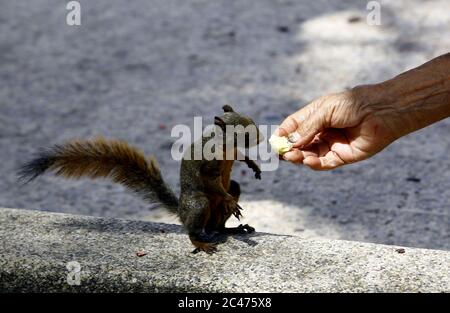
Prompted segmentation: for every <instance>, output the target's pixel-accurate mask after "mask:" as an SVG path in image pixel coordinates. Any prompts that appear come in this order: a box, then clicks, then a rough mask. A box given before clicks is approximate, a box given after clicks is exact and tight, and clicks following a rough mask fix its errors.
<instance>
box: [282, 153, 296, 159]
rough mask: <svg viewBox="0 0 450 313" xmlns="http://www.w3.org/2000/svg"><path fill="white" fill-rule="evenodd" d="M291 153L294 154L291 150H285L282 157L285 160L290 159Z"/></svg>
mask: <svg viewBox="0 0 450 313" xmlns="http://www.w3.org/2000/svg"><path fill="white" fill-rule="evenodd" d="M293 155H294V154H293V153H292V152H286V153H285V154H283V159H284V160H285V161H291V160H292V157H293Z"/></svg>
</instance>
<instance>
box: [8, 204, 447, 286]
mask: <svg viewBox="0 0 450 313" xmlns="http://www.w3.org/2000/svg"><path fill="white" fill-rule="evenodd" d="M18 229H20V230H21V231H17V230H18ZM0 236H1V238H4V240H2V241H1V243H0V244H1V247H2V248H3V249H0V290H1V291H7V292H11V291H15V292H30V291H33V292H61V291H63V292H118V291H120V292H180V291H181V292H182V291H185V292H211V291H215V292H449V291H450V277H449V275H450V252H449V251H439V250H427V249H416V248H401V247H398V246H395V247H394V246H385V245H376V244H371V243H362V242H354V241H343V240H321V239H304V238H299V237H293V236H281V235H273V234H267V233H261V232H259V233H255V234H252V235H247V236H234V237H230V238H228V240H227V241H226V243H224V244H221V245H219V246H218V249H219V251H218V252H217V253H216V254H214V255H207V254H205V253H197V254H192V253H191V251H192V249H193V246H192V245H191V243H190V242H189V239H188V236H187V235H186V234H185V233H183V232H182V230H181V227H180V226H176V225H168V224H156V223H149V222H141V221H127V220H118V219H102V218H93V217H85V216H73V215H67V214H55V213H46V212H37V211H27V210H23V209H22V210H15V209H2V211H0ZM138 254H139V256H138ZM74 262H76V263H74ZM68 266H69V267H68ZM77 270H78V274H79V275H78V274H77ZM77 276H78V277H77Z"/></svg>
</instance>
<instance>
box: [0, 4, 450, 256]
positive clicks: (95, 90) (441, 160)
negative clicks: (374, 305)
mask: <svg viewBox="0 0 450 313" xmlns="http://www.w3.org/2000/svg"><path fill="white" fill-rule="evenodd" d="M80 2H81V8H82V25H81V26H78V27H70V26H67V25H66V24H65V14H66V12H67V11H66V9H65V5H64V2H61V1H56V0H33V1H6V2H4V3H2V5H1V10H0V25H1V29H0V161H1V166H0V173H1V175H2V179H1V180H0V205H1V206H3V207H19V208H28V209H36V210H45V211H54V212H66V213H72V214H84V215H93V216H102V217H120V218H131V219H145V220H159V221H166V222H167V221H169V222H170V221H173V222H175V219H174V218H172V217H168V216H167V215H166V214H165V213H164V212H163V211H161V210H150V209H151V207H152V206H151V205H149V204H146V203H144V202H143V201H141V200H140V199H138V198H136V197H135V196H133V195H130V194H128V193H126V192H125V191H124V189H123V188H122V187H120V186H117V185H113V184H110V183H107V182H91V181H88V180H82V181H76V182H73V181H69V182H67V181H63V180H61V179H56V178H53V177H50V176H46V177H42V178H39V179H38V180H36V181H35V182H34V183H32V184H29V185H26V186H24V187H20V186H19V185H18V184H17V182H16V176H15V170H16V169H17V167H18V166H19V165H20V164H22V163H23V162H25V161H26V160H28V159H30V157H31V156H32V153H34V152H36V151H37V150H38V149H39V148H40V147H42V146H48V145H50V144H54V143H60V142H62V141H64V140H66V139H70V138H74V137H92V136H95V135H99V134H101V135H104V136H106V137H114V138H121V139H124V140H127V141H129V142H130V143H132V144H134V145H136V146H139V147H141V148H142V149H144V150H145V152H146V153H152V154H154V155H155V156H156V158H157V160H158V161H159V164H160V166H161V168H162V172H163V173H164V175H165V177H166V179H167V181H168V183H169V184H170V185H172V186H174V188H175V189H176V190H178V168H179V163H178V162H176V161H174V160H172V159H171V157H170V147H171V144H172V142H173V141H174V140H175V139H174V138H171V137H170V130H171V128H172V127H173V126H174V125H176V124H187V125H191V124H192V123H193V116H194V115H202V116H204V117H205V119H206V120H207V121H208V120H212V118H213V116H214V115H215V114H217V113H218V112H220V108H221V106H222V105H223V104H225V103H232V104H233V105H234V107H235V108H236V110H238V111H240V112H243V113H245V114H248V115H251V116H252V117H254V119H255V121H256V122H258V123H264V124H267V123H270V124H277V123H279V122H281V120H282V119H283V118H284V117H285V116H287V115H288V114H290V113H292V112H294V111H295V110H296V109H297V108H299V107H301V106H302V105H304V104H306V103H307V102H308V101H310V100H312V99H314V98H315V97H318V96H320V95H323V94H326V93H329V92H333V91H340V90H343V89H345V88H348V87H352V86H355V85H358V84H365V83H374V82H378V81H382V80H385V79H388V78H390V77H392V76H394V75H396V74H398V73H400V72H402V71H404V70H407V69H409V68H412V67H415V66H417V65H419V64H421V63H423V62H425V61H427V60H429V59H431V58H433V57H435V56H437V55H440V54H443V53H445V52H448V51H450V14H449V13H448V12H450V3H449V2H448V1H445V0H443V1H426V2H423V1H419V0H413V1H406V0H405V1H381V4H382V6H381V8H382V11H381V13H382V18H381V22H382V25H381V26H369V25H367V24H366V23H365V15H366V14H367V11H366V9H365V8H366V3H367V2H366V1H294V0H291V1H288V0H286V1H280V0H279V1H274V0H261V1H247V0H240V1H226V0H222V1H200V0H198V1H181V0H180V1H172V0H160V1H156V0H152V1H148V0H134V1H125V0H120V1H119V0H114V1H111V0H108V1H106V0H97V1H80ZM355 16H359V17H361V20H360V21H357V20H356V22H349V19H350V20H351V21H355V19H354V18H353V17H355ZM352 18H353V19H352ZM449 131H450V121H449V120H446V121H442V122H440V123H438V124H436V125H433V126H431V127H428V128H426V129H424V130H421V131H419V132H417V133H415V134H412V135H409V136H407V137H405V138H403V139H401V140H399V141H398V142H396V143H394V144H393V145H391V146H390V147H388V148H387V149H386V150H385V151H383V152H382V153H380V154H379V155H377V156H375V157H373V158H372V159H370V160H367V161H364V162H362V163H358V164H354V165H351V166H347V167H345V168H341V169H338V170H335V171H332V172H313V171H311V170H308V169H306V168H303V167H297V166H294V165H291V164H285V163H284V164H282V165H281V166H280V168H279V169H278V170H277V171H276V172H269V173H263V179H262V181H254V180H253V179H252V177H251V174H250V172H249V171H248V170H246V169H245V168H244V167H238V168H236V170H235V172H234V176H235V178H236V179H237V180H238V181H241V183H242V189H243V193H244V195H243V197H242V203H243V206H244V207H245V208H246V214H247V219H246V220H245V222H248V223H250V224H253V225H254V226H256V228H257V230H259V231H267V232H278V233H288V234H296V235H300V236H303V237H306V238H310V237H313V238H316V237H322V238H339V239H348V240H357V241H366V242H375V243H384V244H395V245H405V246H413V247H425V248H434V249H445V250H448V249H450V188H449V187H450V179H449V178H450V158H449V157H448V151H449V150H450V137H449Z"/></svg>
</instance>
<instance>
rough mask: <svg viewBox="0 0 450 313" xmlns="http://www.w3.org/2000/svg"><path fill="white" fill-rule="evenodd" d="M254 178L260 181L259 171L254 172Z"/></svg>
mask: <svg viewBox="0 0 450 313" xmlns="http://www.w3.org/2000/svg"><path fill="white" fill-rule="evenodd" d="M255 178H256V179H261V171H256V172H255Z"/></svg>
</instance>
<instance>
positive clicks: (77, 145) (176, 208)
mask: <svg viewBox="0 0 450 313" xmlns="http://www.w3.org/2000/svg"><path fill="white" fill-rule="evenodd" d="M223 111H224V114H223V116H220V117H218V116H216V117H214V124H215V127H219V128H220V130H221V131H223V133H225V134H226V130H227V125H231V126H244V127H247V126H251V125H253V126H255V129H256V140H253V141H250V140H249V137H248V134H245V136H246V137H245V144H244V145H245V147H244V148H250V147H252V146H256V145H258V144H259V143H260V142H261V141H262V140H263V136H262V135H261V133H260V132H259V130H258V128H257V127H256V124H255V123H254V121H253V120H252V119H251V118H249V117H246V116H243V115H241V114H239V113H237V112H235V111H234V110H233V108H232V107H231V106H230V105H225V106H223ZM210 139H211V135H209V136H208V135H204V134H203V135H202V137H201V138H200V139H199V140H200V141H201V147H202V148H203V147H204V146H205V144H206V142H208V140H210ZM195 144H196V143H195V142H194V143H192V144H191V146H190V149H187V151H186V152H185V153H184V156H183V159H182V161H181V168H180V189H181V192H180V197H179V198H177V197H176V195H175V193H174V192H173V191H172V190H171V188H170V187H169V186H167V185H166V183H165V182H164V180H163V177H162V175H161V172H160V170H159V168H158V165H157V163H156V160H155V159H154V158H153V157H152V156H150V157H148V158H146V157H145V156H144V154H143V153H142V152H141V151H140V150H138V149H136V148H134V147H132V146H130V145H129V144H128V143H127V142H124V141H120V140H106V139H104V138H102V137H98V138H94V139H91V140H72V141H68V142H66V143H63V144H61V145H55V146H53V147H52V148H50V149H46V150H42V151H41V152H40V153H39V154H38V155H37V156H36V158H34V159H32V160H31V161H30V162H28V163H26V164H24V165H23V166H22V167H21V168H20V170H19V176H20V179H21V180H25V179H27V182H29V181H31V180H33V179H35V178H36V177H38V176H39V175H41V174H44V173H45V172H53V173H54V174H55V175H57V176H62V177H65V178H75V179H78V178H81V177H89V178H92V179H95V178H109V179H110V180H112V181H113V182H116V183H119V184H122V185H124V186H125V187H127V188H128V189H130V190H132V191H134V192H136V193H137V194H139V195H141V196H142V197H143V198H144V200H149V201H154V200H157V201H158V202H160V203H161V204H163V206H164V207H166V208H167V209H168V211H169V212H171V213H174V214H176V215H177V216H178V218H179V219H180V221H181V223H182V224H183V226H184V228H185V229H186V230H187V232H188V235H189V238H190V240H191V242H192V244H193V245H194V246H195V250H194V251H193V253H197V252H199V251H204V252H206V253H208V254H211V253H214V252H216V251H217V248H216V246H217V244H218V243H220V242H222V241H223V238H224V237H223V236H224V235H225V236H226V235H228V234H243V233H252V232H254V231H255V229H254V228H253V227H251V226H249V225H248V224H246V225H242V224H241V225H239V226H238V227H234V228H226V227H225V223H226V221H227V220H228V219H229V218H230V217H231V215H234V216H235V217H236V218H238V219H240V217H241V216H242V214H241V212H240V211H241V210H242V207H241V206H240V205H239V204H238V201H239V196H240V194H241V190H240V186H239V183H237V182H236V181H234V180H232V179H230V176H231V170H232V166H233V163H234V161H235V160H238V159H239V160H240V161H243V162H245V163H246V164H247V166H248V167H249V168H251V169H252V170H253V172H254V174H255V178H257V179H261V170H260V168H259V166H258V165H257V164H256V162H255V161H253V160H251V159H249V157H247V156H246V155H245V156H243V155H242V154H239V153H240V152H239V151H238V149H237V148H238V144H237V143H236V140H234V141H233V143H232V145H231V147H230V146H229V145H224V146H225V147H226V148H228V149H230V148H231V149H232V150H233V151H226V148H223V151H220V152H221V153H223V155H224V156H225V154H226V155H227V156H228V155H232V156H233V157H232V159H231V160H230V159H229V158H222V159H220V158H214V159H212V160H206V159H205V158H204V157H202V158H201V159H199V160H198V159H195V158H194V157H193V156H194V145H195ZM202 151H203V150H202ZM238 156H241V157H239V158H238Z"/></svg>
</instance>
